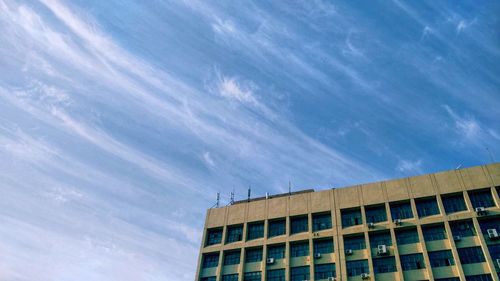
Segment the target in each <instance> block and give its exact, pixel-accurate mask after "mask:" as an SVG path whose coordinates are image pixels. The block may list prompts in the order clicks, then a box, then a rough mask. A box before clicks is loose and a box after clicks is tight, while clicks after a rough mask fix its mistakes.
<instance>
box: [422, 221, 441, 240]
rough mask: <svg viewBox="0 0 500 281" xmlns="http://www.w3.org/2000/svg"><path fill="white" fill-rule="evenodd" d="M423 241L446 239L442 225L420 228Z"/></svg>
mask: <svg viewBox="0 0 500 281" xmlns="http://www.w3.org/2000/svg"><path fill="white" fill-rule="evenodd" d="M422 232H423V234H424V239H425V241H435V240H444V239H446V237H447V236H446V229H445V228H444V225H443V224H432V225H424V226H422Z"/></svg>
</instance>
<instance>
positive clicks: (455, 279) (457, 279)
mask: <svg viewBox="0 0 500 281" xmlns="http://www.w3.org/2000/svg"><path fill="white" fill-rule="evenodd" d="M434 280H435V281H460V277H448V278H438V279H434Z"/></svg>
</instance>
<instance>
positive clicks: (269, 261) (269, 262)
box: [266, 258, 274, 264]
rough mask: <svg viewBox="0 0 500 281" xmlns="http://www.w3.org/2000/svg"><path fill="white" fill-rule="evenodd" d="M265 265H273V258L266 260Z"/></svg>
mask: <svg viewBox="0 0 500 281" xmlns="http://www.w3.org/2000/svg"><path fill="white" fill-rule="evenodd" d="M266 263H267V264H273V263H274V258H267V260H266Z"/></svg>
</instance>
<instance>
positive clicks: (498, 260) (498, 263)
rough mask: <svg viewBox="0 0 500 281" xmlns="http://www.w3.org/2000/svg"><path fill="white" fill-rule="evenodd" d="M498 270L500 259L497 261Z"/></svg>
mask: <svg viewBox="0 0 500 281" xmlns="http://www.w3.org/2000/svg"><path fill="white" fill-rule="evenodd" d="M497 265H498V268H500V259H497Z"/></svg>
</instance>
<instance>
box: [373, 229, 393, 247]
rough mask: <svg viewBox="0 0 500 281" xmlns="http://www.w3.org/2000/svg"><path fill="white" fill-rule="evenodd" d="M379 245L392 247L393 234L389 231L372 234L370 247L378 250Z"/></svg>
mask: <svg viewBox="0 0 500 281" xmlns="http://www.w3.org/2000/svg"><path fill="white" fill-rule="evenodd" d="M378 245H386V246H391V245H392V238H391V233H390V232H389V231H383V232H376V233H370V247H372V248H377V246H378Z"/></svg>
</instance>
